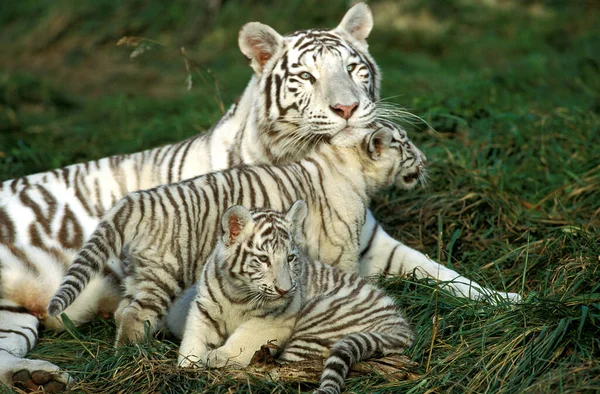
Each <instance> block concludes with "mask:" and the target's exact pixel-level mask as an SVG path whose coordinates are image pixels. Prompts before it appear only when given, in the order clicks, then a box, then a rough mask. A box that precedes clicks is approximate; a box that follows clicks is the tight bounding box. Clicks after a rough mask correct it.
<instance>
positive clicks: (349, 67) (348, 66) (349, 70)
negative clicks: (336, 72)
mask: <svg viewBox="0 0 600 394" xmlns="http://www.w3.org/2000/svg"><path fill="white" fill-rule="evenodd" d="M356 66H357V64H356V63H352V64H348V65H347V66H346V70H348V72H349V73H351V72H352V71H354V69H355V68H356Z"/></svg>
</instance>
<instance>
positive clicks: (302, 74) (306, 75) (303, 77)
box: [300, 71, 313, 80]
mask: <svg viewBox="0 0 600 394" xmlns="http://www.w3.org/2000/svg"><path fill="white" fill-rule="evenodd" d="M312 77H313V76H312V75H311V74H310V73H309V72H306V71H304V72H303V73H301V74H300V78H302V79H306V80H308V79H312Z"/></svg>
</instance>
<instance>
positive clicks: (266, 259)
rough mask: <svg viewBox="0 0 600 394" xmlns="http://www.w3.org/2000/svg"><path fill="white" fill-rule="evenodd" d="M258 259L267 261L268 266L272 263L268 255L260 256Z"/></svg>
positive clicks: (262, 261)
mask: <svg viewBox="0 0 600 394" xmlns="http://www.w3.org/2000/svg"><path fill="white" fill-rule="evenodd" d="M258 259H259V260H260V262H261V263H265V264H266V265H267V267H268V266H270V265H271V262H270V261H269V258H268V257H267V256H264V255H263V256H258Z"/></svg>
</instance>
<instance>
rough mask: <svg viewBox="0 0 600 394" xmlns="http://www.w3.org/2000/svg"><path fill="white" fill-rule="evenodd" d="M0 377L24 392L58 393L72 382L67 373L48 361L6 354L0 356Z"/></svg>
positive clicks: (4, 381)
mask: <svg viewBox="0 0 600 394" xmlns="http://www.w3.org/2000/svg"><path fill="white" fill-rule="evenodd" d="M0 378H1V381H2V382H3V383H6V384H7V385H12V386H13V387H15V388H18V389H20V390H23V391H26V392H32V391H40V390H42V391H44V392H47V393H59V392H62V391H64V390H65V389H66V388H67V386H68V385H69V383H71V382H72V379H71V377H70V376H69V374H67V373H66V372H62V371H61V370H60V368H59V367H57V366H56V365H54V364H52V363H50V362H48V361H43V360H30V359H26V358H18V357H15V356H8V355H7V356H3V357H1V358H0Z"/></svg>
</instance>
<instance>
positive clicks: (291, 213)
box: [285, 200, 308, 244]
mask: <svg viewBox="0 0 600 394" xmlns="http://www.w3.org/2000/svg"><path fill="white" fill-rule="evenodd" d="M307 215H308V206H307V205H306V201H304V200H297V201H296V202H294V203H293V204H292V206H291V207H290V209H288V211H287V212H286V214H285V219H286V220H287V221H288V222H290V224H291V230H292V235H293V236H294V240H295V241H296V243H298V244H300V243H303V242H304V240H303V239H302V224H303V223H304V219H306V216H307Z"/></svg>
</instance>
